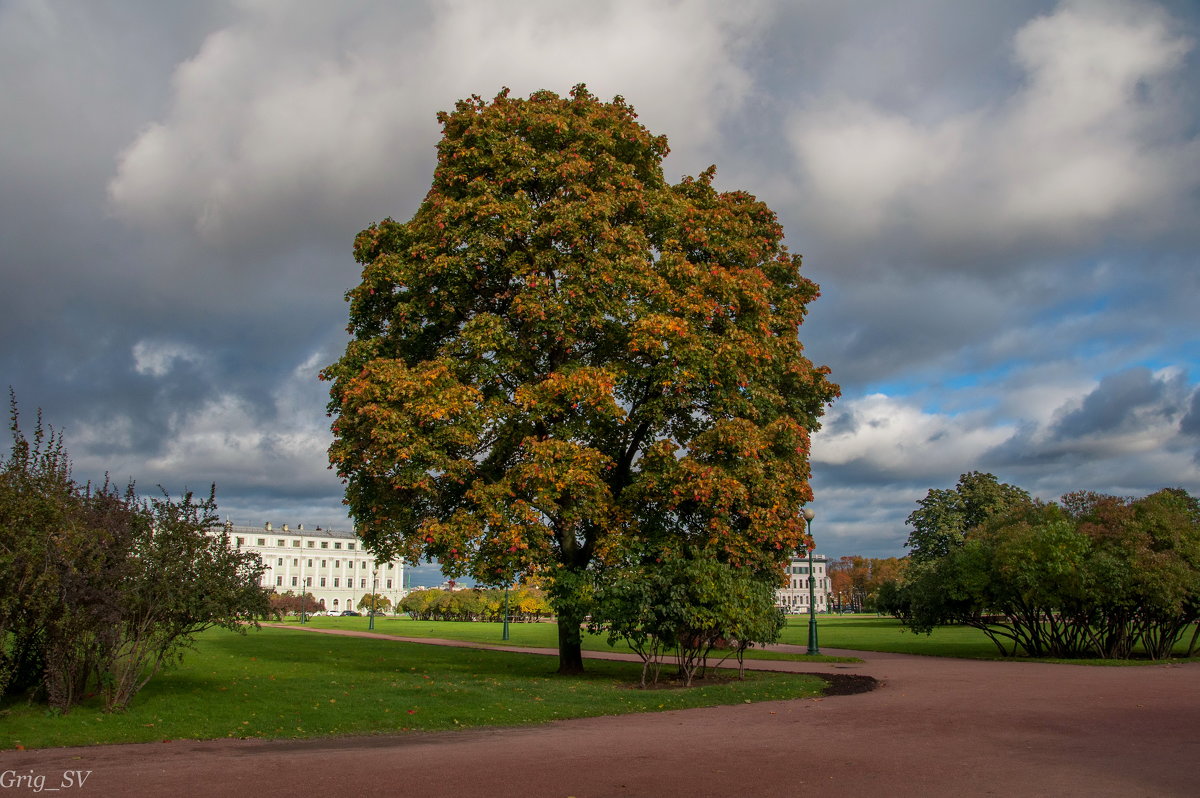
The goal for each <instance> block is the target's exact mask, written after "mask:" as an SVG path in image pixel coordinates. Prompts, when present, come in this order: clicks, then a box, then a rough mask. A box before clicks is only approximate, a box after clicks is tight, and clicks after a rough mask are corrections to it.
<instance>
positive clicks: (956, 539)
mask: <svg viewBox="0 0 1200 798" xmlns="http://www.w3.org/2000/svg"><path fill="white" fill-rule="evenodd" d="M1028 501H1029V494H1028V493H1026V492H1025V491H1024V490H1022V489H1021V488H1018V487H1016V486H1015V485H1009V484H1007V483H1001V482H998V481H997V480H996V477H995V476H993V475H992V474H985V473H982V472H979V471H971V472H969V473H966V474H963V475H962V476H961V477H959V478H958V484H957V485H956V486H955V487H953V488H951V489H949V490H939V489H936V488H935V489H931V490H930V491H929V493H928V494H926V496H925V498H924V499H921V500H920V501H918V502H917V504H919V505H920V507H919V508H918V509H916V510H913V512H912V513H911V514H910V515H909V516H908V519H907V521H906V523H907V524H908V525H909V526H911V527H912V528H913V530H912V532H910V533H909V535H908V540H907V541H906V545H907V546H908V547H909V559H910V560H911V561H912V562H913V563H917V564H921V563H926V562H930V561H932V560H936V559H938V558H939V557H942V556H944V555H945V554H946V553H947V552H949V551H950V550H951V549H952V548H953V547H955V546H958V545H961V544H962V541H963V536H964V535H965V534H966V531H967V530H968V529H970V528H972V527H974V526H978V525H979V524H981V523H983V522H984V521H985V520H987V519H988V518H989V517H990V516H992V515H994V514H996V513H999V512H1002V511H1004V510H1006V509H1008V508H1010V507H1014V506H1018V505H1022V504H1025V503H1027V502H1028Z"/></svg>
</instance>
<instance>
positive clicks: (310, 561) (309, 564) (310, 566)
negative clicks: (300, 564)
mask: <svg viewBox="0 0 1200 798" xmlns="http://www.w3.org/2000/svg"><path fill="white" fill-rule="evenodd" d="M308 567H309V568H312V560H309V561H308Z"/></svg>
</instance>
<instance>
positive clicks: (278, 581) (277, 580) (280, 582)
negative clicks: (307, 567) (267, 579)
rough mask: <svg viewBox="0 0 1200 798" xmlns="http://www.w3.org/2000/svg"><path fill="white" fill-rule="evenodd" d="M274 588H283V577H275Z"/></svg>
mask: <svg viewBox="0 0 1200 798" xmlns="http://www.w3.org/2000/svg"><path fill="white" fill-rule="evenodd" d="M275 587H283V577H282V576H277V577H275Z"/></svg>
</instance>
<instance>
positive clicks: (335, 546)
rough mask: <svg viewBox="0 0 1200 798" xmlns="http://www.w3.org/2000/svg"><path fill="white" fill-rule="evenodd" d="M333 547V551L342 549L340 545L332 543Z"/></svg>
mask: <svg viewBox="0 0 1200 798" xmlns="http://www.w3.org/2000/svg"><path fill="white" fill-rule="evenodd" d="M333 547H334V548H335V549H340V548H341V547H342V544H341V543H334V544H333Z"/></svg>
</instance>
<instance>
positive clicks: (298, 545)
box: [292, 540, 300, 549]
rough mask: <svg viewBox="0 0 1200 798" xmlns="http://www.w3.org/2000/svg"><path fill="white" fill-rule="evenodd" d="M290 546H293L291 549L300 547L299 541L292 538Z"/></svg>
mask: <svg viewBox="0 0 1200 798" xmlns="http://www.w3.org/2000/svg"><path fill="white" fill-rule="evenodd" d="M292 548H293V549H298V548H300V541H298V540H293V541H292Z"/></svg>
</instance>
